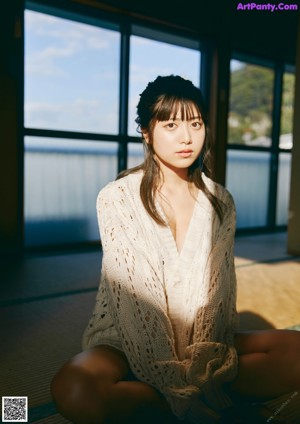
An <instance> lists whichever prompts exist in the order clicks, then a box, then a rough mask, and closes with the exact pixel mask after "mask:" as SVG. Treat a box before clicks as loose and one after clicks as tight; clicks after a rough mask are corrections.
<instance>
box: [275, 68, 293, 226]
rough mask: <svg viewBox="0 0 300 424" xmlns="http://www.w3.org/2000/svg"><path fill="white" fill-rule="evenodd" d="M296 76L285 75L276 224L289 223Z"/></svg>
mask: <svg viewBox="0 0 300 424" xmlns="http://www.w3.org/2000/svg"><path fill="white" fill-rule="evenodd" d="M294 92H295V74H294V73H292V72H291V71H289V72H288V71H287V70H286V72H284V74H283V87H282V102H281V121H280V138H279V148H280V153H279V165H278V191H277V205H276V224H277V225H286V224H287V222H288V208H289V194H290V192H289V190H290V179H291V159H292V154H291V149H292V147H293V112H294V107H293V106H294Z"/></svg>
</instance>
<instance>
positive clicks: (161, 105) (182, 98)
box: [118, 75, 223, 225]
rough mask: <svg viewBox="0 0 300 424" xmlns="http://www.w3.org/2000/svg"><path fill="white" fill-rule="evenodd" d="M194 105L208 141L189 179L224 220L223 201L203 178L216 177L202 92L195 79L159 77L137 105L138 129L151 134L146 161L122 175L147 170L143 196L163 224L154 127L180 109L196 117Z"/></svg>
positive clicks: (148, 206) (141, 194)
mask: <svg viewBox="0 0 300 424" xmlns="http://www.w3.org/2000/svg"><path fill="white" fill-rule="evenodd" d="M193 107H196V109H197V111H198V113H199V116H200V117H201V119H202V121H203V123H204V125H205V140H204V146H203V148H202V151H201V154H200V156H199V158H198V159H197V160H196V161H195V162H194V163H193V164H192V165H191V166H190V167H189V169H188V175H189V181H190V182H192V183H194V184H195V186H196V187H197V188H198V189H200V190H202V191H203V192H204V193H205V195H206V196H207V198H208V199H209V201H210V202H211V204H212V205H213V207H214V209H215V211H216V213H217V215H218V217H219V219H220V221H222V219H223V203H222V202H221V201H220V200H219V199H218V198H217V197H216V196H214V195H213V194H212V193H211V192H210V191H209V189H208V188H207V187H206V185H205V184H204V181H203V179H202V172H204V174H205V175H207V176H208V177H211V176H212V172H211V149H210V135H209V129H208V127H207V120H208V119H207V112H206V108H205V105H204V100H203V96H202V93H201V91H200V90H199V89H198V88H197V87H195V86H194V85H193V84H192V82H191V81H189V80H186V79H184V78H182V77H180V76H175V75H170V76H166V77H161V76H158V77H157V78H156V80H155V81H153V82H150V83H149V84H148V85H147V87H146V89H145V90H144V91H143V92H142V94H141V95H140V101H139V103H138V105H137V118H136V123H137V124H138V130H139V131H140V132H141V133H142V134H143V132H145V133H147V134H148V135H149V139H150V143H146V142H145V140H144V139H143V142H144V152H145V160H144V162H143V163H142V164H141V165H139V166H136V167H134V168H131V169H127V170H125V171H123V172H121V173H120V174H119V175H118V178H123V177H125V176H126V175H129V174H132V173H135V172H138V171H140V170H142V171H143V174H144V175H143V178H142V181H141V186H140V196H141V199H142V202H143V205H144V207H145V209H146V211H147V212H148V213H149V215H150V216H151V217H152V218H153V219H154V220H155V221H156V222H157V223H158V224H160V225H166V223H165V221H164V220H163V218H162V217H161V216H160V214H159V213H158V211H157V209H156V206H155V193H156V190H157V188H158V185H159V182H160V168H159V164H158V162H157V161H156V160H155V153H154V150H153V147H152V142H151V140H152V134H153V129H154V126H155V124H156V122H157V121H167V120H169V119H170V117H171V116H176V115H177V112H178V111H179V110H180V112H181V116H182V119H190V118H191V117H192V116H193Z"/></svg>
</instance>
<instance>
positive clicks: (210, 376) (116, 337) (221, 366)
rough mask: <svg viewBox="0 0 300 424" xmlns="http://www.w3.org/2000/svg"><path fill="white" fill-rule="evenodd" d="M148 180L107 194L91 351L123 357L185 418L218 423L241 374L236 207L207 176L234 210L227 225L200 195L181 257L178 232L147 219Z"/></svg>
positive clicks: (87, 341)
mask: <svg viewBox="0 0 300 424" xmlns="http://www.w3.org/2000/svg"><path fill="white" fill-rule="evenodd" d="M141 178H142V173H141V172H138V173H135V174H130V175H128V176H126V177H124V178H121V179H119V180H116V181H114V182H112V183H109V184H108V185H107V186H106V187H105V188H104V189H102V190H101V191H100V193H99V196H98V199H97V212H98V222H99V227H100V236H101V241H102V247H103V260H102V272H101V281H100V286H99V291H98V295H97V299H96V305H95V309H94V313H93V316H92V318H91V320H90V322H89V324H88V326H87V328H86V330H85V333H84V337H83V347H84V348H85V349H87V348H89V347H92V346H95V345H98V344H108V345H111V346H114V347H116V348H118V349H121V350H122V351H124V353H125V354H126V356H127V358H128V361H129V364H130V367H131V369H132V371H133V372H134V374H135V375H136V377H137V378H138V379H140V380H142V381H144V382H146V383H149V384H151V385H153V386H154V387H156V388H157V389H158V390H159V391H160V392H161V393H163V395H164V396H165V397H166V399H167V400H168V401H169V403H170V405H171V407H172V409H173V412H174V413H175V414H176V415H177V416H179V417H185V418H188V419H190V421H191V422H195V423H199V422H201V423H214V422H216V420H217V417H218V413H217V411H218V410H220V409H222V408H225V407H227V406H229V405H230V399H229V398H228V397H227V395H226V394H225V392H224V391H223V389H222V384H223V383H225V382H228V381H231V380H233V379H234V377H235V376H236V372H237V354H236V351H235V349H234V344H233V336H234V332H235V331H236V329H237V312H236V279H235V270H234V262H233V260H234V257H233V244H234V234H235V208H234V204H233V200H232V197H231V195H230V194H229V193H228V191H227V190H226V189H225V188H224V187H222V186H220V185H218V184H216V183H214V182H213V181H212V180H210V179H209V178H207V177H206V176H205V175H204V174H203V180H204V182H205V184H206V186H207V187H208V188H209V190H210V191H211V192H212V193H213V194H214V195H215V196H217V197H218V198H219V199H220V200H221V201H222V202H223V204H224V210H225V213H224V218H223V222H222V223H220V220H219V218H218V216H217V214H216V212H215V210H214V208H213V206H212V205H211V203H210V201H209V200H208V198H207V197H206V195H205V194H204V193H203V192H202V191H201V190H200V191H199V193H198V197H197V201H196V203H195V207H194V211H193V215H192V218H191V221H190V224H189V227H188V230H187V234H186V237H185V240H184V244H183V247H182V250H181V251H180V252H178V250H177V246H176V243H175V240H174V238H173V235H172V232H171V229H170V228H169V226H168V225H167V226H161V225H159V224H157V223H156V222H155V221H154V220H153V219H152V218H151V217H150V216H149V214H148V213H147V212H146V210H145V208H144V206H143V204H142V201H141V198H140V183H141ZM157 208H158V210H159V211H160V213H161V214H162V215H163V211H162V209H161V208H160V206H159V205H158V204H157Z"/></svg>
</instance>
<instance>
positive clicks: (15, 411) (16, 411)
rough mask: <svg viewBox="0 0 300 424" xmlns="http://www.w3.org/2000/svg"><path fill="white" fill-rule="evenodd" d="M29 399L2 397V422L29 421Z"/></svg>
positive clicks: (23, 397)
mask: <svg viewBox="0 0 300 424" xmlns="http://www.w3.org/2000/svg"><path fill="white" fill-rule="evenodd" d="M27 405H28V397H27V396H3V397H2V422H4V423H5V422H16V421H17V422H20V423H27V421H28V407H27Z"/></svg>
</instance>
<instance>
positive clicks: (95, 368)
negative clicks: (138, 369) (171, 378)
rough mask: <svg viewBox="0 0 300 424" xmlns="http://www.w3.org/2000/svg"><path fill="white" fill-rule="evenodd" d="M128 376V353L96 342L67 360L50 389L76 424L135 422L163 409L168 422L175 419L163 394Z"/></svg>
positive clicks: (60, 405) (62, 409) (62, 408)
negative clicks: (93, 346)
mask: <svg viewBox="0 0 300 424" xmlns="http://www.w3.org/2000/svg"><path fill="white" fill-rule="evenodd" d="M129 379H130V368H129V365H128V362H127V359H126V357H125V355H124V354H123V353H122V352H120V351H119V350H117V349H114V348H112V347H109V346H97V347H95V348H93V349H90V350H88V351H85V352H82V353H80V354H79V355H77V356H75V357H74V358H73V359H71V360H70V361H69V362H67V363H66V364H65V365H64V366H63V367H62V369H61V370H60V371H59V372H58V373H57V374H56V376H55V377H54V379H53V381H52V384H51V392H52V396H53V399H54V401H55V403H56V405H57V409H58V410H59V412H61V414H62V415H64V416H65V417H66V418H68V419H69V420H71V421H72V422H74V423H76V424H81V423H82V424H103V423H109V424H110V423H114V424H115V423H116V424H117V423H122V424H125V423H127V422H128V423H130V424H133V423H134V422H141V421H140V419H141V416H144V418H145V419H143V422H147V418H148V417H149V416H150V415H151V414H155V413H159V414H160V413H161V414H162V415H163V416H164V418H165V421H166V422H169V421H168V420H170V422H171V421H172V420H173V416H172V415H171V413H170V408H169V406H168V404H167V402H166V401H165V400H164V398H163V397H162V395H160V394H159V393H158V392H157V391H156V390H155V389H154V388H153V387H151V386H149V385H148V384H145V383H142V382H140V381H129ZM145 416H146V417H145ZM151 422H152V421H151ZM153 422H155V421H153Z"/></svg>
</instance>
